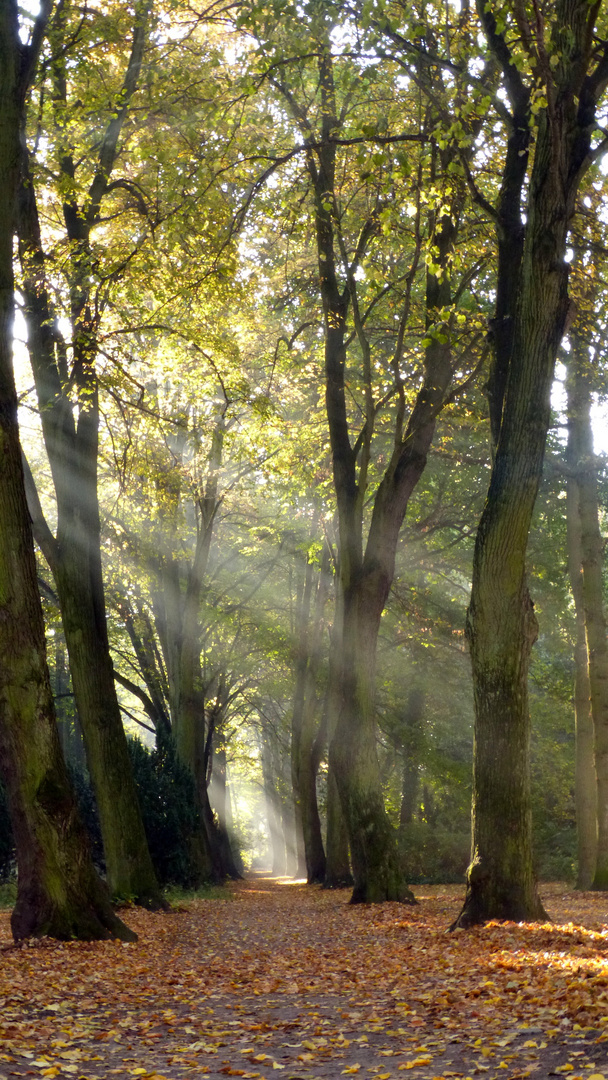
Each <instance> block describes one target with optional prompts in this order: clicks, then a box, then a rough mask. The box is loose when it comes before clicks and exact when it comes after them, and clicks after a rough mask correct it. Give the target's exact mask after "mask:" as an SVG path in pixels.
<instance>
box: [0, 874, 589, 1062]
mask: <svg viewBox="0 0 608 1080" xmlns="http://www.w3.org/2000/svg"><path fill="white" fill-rule="evenodd" d="M417 894H418V897H419V900H420V903H419V905H418V907H416V908H409V907H404V906H400V905H397V904H385V905H380V906H374V907H371V908H362V907H355V908H352V907H349V906H348V903H347V900H348V895H349V894H348V892H343V891H339V892H322V891H321V890H319V889H314V888H313V889H310V888H306V887H305V886H302V885H293V884H287V883H284V884H281V883H277V882H274V881H272V880H269V879H257V880H250V881H248V882H243V883H240V884H238V885H237V886H236V887H234V888H233V889H232V890H231V898H230V899H225V900H197V901H195V902H193V903H192V904H190V905H188V906H187V910H186V911H184V912H181V913H178V914H172V915H162V914H159V915H152V914H149V913H146V912H142V911H133V912H129V913H128V914H127V921H128V922H129V924H130V925H132V926H133V927H134V929H136V930H137V932H138V933H139V935H140V937H139V941H138V942H137V943H136V944H134V945H119V944H105V943H101V944H98V943H96V944H91V945H85V944H77V943H70V944H65V945H61V944H57V943H55V942H51V941H42V942H39V943H36V944H33V945H29V946H25V947H23V948H21V949H11V948H8V949H6V951H3V952H2V953H1V954H0V1080H3V1078H8V1077H12V1076H19V1077H23V1076H58V1077H66V1078H67V1077H75V1078H81V1080H85V1078H86V1080H94V1078H95V1080H96V1078H106V1077H114V1076H117V1077H125V1078H126V1077H129V1076H136V1077H149V1078H150V1080H151V1078H153V1077H154V1078H155V1080H161V1078H163V1077H165V1078H167V1080H173V1078H176V1080H177V1078H181V1077H186V1076H194V1077H197V1076H208V1077H210V1078H217V1080H220V1078H222V1077H224V1076H243V1077H246V1078H250V1080H253V1078H269V1077H274V1078H275V1080H276V1078H277V1077H278V1076H279V1075H281V1076H282V1077H283V1078H284V1080H298V1078H302V1080H315V1078H320V1080H323V1078H327V1077H340V1076H342V1075H355V1074H358V1075H359V1076H360V1077H364V1076H365V1077H368V1078H370V1080H398V1078H399V1077H404V1076H406V1075H408V1074H409V1075H410V1076H411V1077H413V1078H414V1077H420V1078H425V1080H426V1078H429V1080H430V1078H435V1080H437V1078H440V1077H446V1078H448V1077H463V1078H466V1077H475V1076H482V1075H485V1076H487V1077H488V1080H498V1078H501V1080H516V1078H520V1077H524V1076H528V1075H531V1076H532V1077H533V1078H538V1080H541V1078H544V1077H549V1076H561V1075H564V1076H568V1077H570V1078H572V1080H578V1078H584V1080H592V1078H593V1080H598V1078H599V1077H603V1078H604V1080H608V909H607V903H608V897H602V896H601V895H599V896H598V895H597V894H574V893H566V892H565V889H564V887H560V886H550V887H549V888H546V889H545V890H544V900H545V903H546V906H547V908H548V910H549V911H550V913H551V914H552V916H553V917H554V919H556V920H557V922H558V924H559V925H553V926H551V925H549V924H547V925H543V926H541V925H539V924H532V925H520V926H518V925H515V924H507V925H504V926H500V927H499V926H492V925H490V926H487V927H484V928H483V929H479V930H475V931H473V932H471V933H462V932H458V933H456V934H446V932H445V928H446V926H447V925H448V924H449V922H450V920H451V918H453V917H454V915H455V914H456V912H457V911H458V907H459V904H460V902H461V900H462V889H461V888H457V887H437V886H436V887H422V888H419V889H418V890H417ZM0 943H1V944H3V945H4V946H7V945H9V943H10V933H9V925H8V913H2V914H1V915H0Z"/></svg>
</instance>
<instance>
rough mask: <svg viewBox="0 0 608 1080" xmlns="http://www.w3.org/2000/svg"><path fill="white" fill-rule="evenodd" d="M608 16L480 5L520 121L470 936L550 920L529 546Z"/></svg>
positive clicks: (477, 663)
mask: <svg viewBox="0 0 608 1080" xmlns="http://www.w3.org/2000/svg"><path fill="white" fill-rule="evenodd" d="M599 10H600V5H599V4H594V5H591V6H589V4H587V3H586V2H585V3H582V2H575V3H570V2H559V3H557V4H556V5H555V7H553V8H551V9H547V10H546V11H544V12H541V10H540V9H539V8H537V9H536V15H535V19H534V21H533V22H532V23H531V22H530V21H529V20H528V18H527V16H526V15H525V14H524V13H523V12H522V10H521V9H520V7H519V6H518V5H516V4H513V5H511V4H507V5H505V6H504V7H503V8H501V10H500V11H495V10H494V9H492V8H490V7H488V6H487V5H484V4H482V3H479V5H478V17H479V20H480V23H481V25H482V27H483V31H484V33H485V36H486V40H487V43H488V48H489V50H490V53H491V54H492V56H493V57H494V61H495V63H496V65H497V66H498V68H499V70H500V71H501V73H502V77H503V80H504V89H505V92H506V94H507V97H508V100H509V105H510V112H509V113H508V116H506V117H505V116H504V107H502V108H500V109H499V112H500V115H501V117H504V119H505V121H506V126H507V132H508V134H507V140H506V152H505V156H504V166H503V170H502V175H501V188H500V193H499V197H498V201H497V204H496V206H495V205H493V204H491V203H490V202H489V200H487V199H485V200H483V201H484V205H485V206H486V210H487V212H488V213H489V214H490V215H491V217H492V219H493V220H494V222H495V224H496V229H497V246H498V267H497V286H496V309H495V316H494V318H493V320H492V323H491V327H492V339H493V358H492V366H491V371H490V378H489V385H488V397H489V402H490V422H491V431H492V445H493V466H492V473H491V478H490V485H489V489H488V496H487V500H486V505H485V508H484V511H483V514H482V516H481V520H480V524H479V529H478V533H477V540H476V545H475V555H474V563H473V586H472V593H471V603H470V607H469V613H468V624H467V632H468V638H469V643H470V649H471V660H472V668H473V686H474V694H475V716H476V719H475V759H474V795H473V838H472V858H471V865H470V867H469V871H468V884H467V895H466V899H465V904H464V907H463V910H462V913H461V915H460V917H459V919H458V920H457V922H458V924H459V925H461V926H468V925H471V924H473V923H477V922H483V921H484V920H486V919H490V918H503V919H516V920H521V919H535V918H542V917H544V915H545V913H544V910H543V907H542V904H541V902H540V900H539V898H538V893H537V890H536V884H535V880H534V873H533V865H532V845H531V815H530V793H529V740H530V721H529V711H528V687H527V677H528V666H529V659H530V652H531V649H532V645H533V644H534V641H535V638H536V635H537V620H536V617H535V614H534V605H533V603H532V600H531V598H530V595H529V591H528V587H527V580H526V547H527V543H528V534H529V529H530V522H531V519H532V512H533V509H534V503H535V499H536V495H537V491H538V486H539V482H540V477H541V473H542V467H543V457H544V449H545V442H546V436H547V430H548V427H549V422H550V390H551V383H552V379H553V371H554V365H555V359H556V354H557V350H558V347H559V344H560V341H561V339H562V336H563V334H564V331H565V329H566V325H567V320H568V312H569V299H568V266H567V263H566V261H565V254H566V242H567V236H568V229H569V227H570V223H571V220H572V216H573V213H574V209H575V198H576V194H577V190H578V187H579V184H580V182H581V179H582V177H583V175H584V173H585V171H586V169H587V168H588V166H589V164H590V162H591V160H592V157H593V153H594V151H593V150H592V148H591V147H592V138H593V133H594V126H595V110H596V107H597V103H598V101H599V99H600V97H601V95H602V93H603V91H604V88H605V84H606V77H607V75H608V49H607V48H606V46H605V44H603V43H600V44H597V43H596V41H595V38H594V32H595V27H596V22H597V20H598V15H599ZM532 144H533V147H534V152H533V154H531V148H532ZM479 195H480V198H482V199H483V196H482V194H481V193H479Z"/></svg>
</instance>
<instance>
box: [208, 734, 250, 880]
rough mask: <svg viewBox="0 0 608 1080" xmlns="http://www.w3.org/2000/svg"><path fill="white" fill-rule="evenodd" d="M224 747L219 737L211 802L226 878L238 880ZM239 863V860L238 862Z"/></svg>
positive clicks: (214, 763)
mask: <svg viewBox="0 0 608 1080" xmlns="http://www.w3.org/2000/svg"><path fill="white" fill-rule="evenodd" d="M226 773H227V769H226V747H225V746H224V744H223V741H222V738H221V736H220V738H219V740H218V744H217V745H216V748H215V753H214V755H213V773H212V777H211V782H212V784H211V794H212V798H211V801H212V802H213V806H214V809H215V812H216V814H217V824H216V831H217V834H218V837H219V844H220V850H221V857H222V865H223V866H224V867H225V872H226V874H227V876H228V877H231V878H234V879H236V878H240V877H242V876H243V875H242V873H241V871H240V869H239V867H238V866H237V862H236V859H235V857H234V854H233V851H232V842H231V839H230V829H231V827H230V824H229V816H230V794H229V792H228V788H227V780H226ZM239 861H240V860H239Z"/></svg>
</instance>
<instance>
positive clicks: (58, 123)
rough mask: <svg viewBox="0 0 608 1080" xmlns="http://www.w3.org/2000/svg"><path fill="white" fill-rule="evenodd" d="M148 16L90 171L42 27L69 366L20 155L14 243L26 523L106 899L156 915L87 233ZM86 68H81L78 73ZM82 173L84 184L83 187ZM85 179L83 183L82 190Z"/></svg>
mask: <svg viewBox="0 0 608 1080" xmlns="http://www.w3.org/2000/svg"><path fill="white" fill-rule="evenodd" d="M149 13H150V4H149V3H148V2H147V0H146V2H144V3H141V4H138V5H137V7H136V11H135V16H134V26H133V37H132V45H131V50H130V54H129V56H128V59H127V64H126V70H125V74H124V79H123V82H122V85H121V86H119V87H118V88H117V89H116V94H115V100H114V107H113V109H112V111H111V115H110V116H109V117H108V120H107V123H106V126H105V130H103V132H102V133H101V135H100V139H99V142H98V143H97V146H96V151H94V152H93V155H92V157H93V160H92V161H90V160H89V158H88V155H85V156H84V158H82V157H81V158H80V159H78V157H77V153H78V152H77V150H76V147H75V145H74V141H73V139H74V137H73V126H72V125H71V124H70V123H69V122H68V112H69V104H68V89H69V80H70V75H71V67H70V64H69V63H68V55H67V51H66V47H67V43H68V41H69V40H70V38H71V37H72V36H73V33H74V31H73V28H72V29H70V28H69V27H70V25H71V24H70V18H71V16H72V15H73V13H72V11H71V7H70V5H69V4H60V5H58V6H57V8H56V9H55V13H54V17H53V21H52V24H51V26H50V45H51V57H50V63H49V70H50V72H51V84H52V85H51V94H50V100H51V106H52V113H53V121H54V128H55V137H56V145H55V147H54V149H55V151H56V165H57V168H58V172H59V184H58V187H59V197H60V199H61V214H62V217H63V223H64V228H65V238H66V246H67V259H66V262H65V266H66V268H67V269H66V288H67V310H68V315H69V320H70V325H71V330H72V339H71V342H70V346H71V365H68V351H69V350H68V345H67V343H66V341H65V340H64V339H63V336H62V334H61V332H60V330H59V324H58V321H57V311H56V305H55V304H54V303H53V300H52V296H51V290H50V285H49V281H48V276H47V270H46V264H47V259H46V257H45V251H44V246H43V236H42V231H41V226H40V218H39V210H38V203H37V187H36V182H35V177H34V175H33V170H32V163H31V159H30V153H29V151H28V150H27V149H26V148H24V152H23V162H22V183H21V189H20V199H19V221H18V232H19V247H20V255H21V262H22V268H23V284H22V289H23V294H24V300H25V317H26V323H27V327H28V346H29V350H30V358H31V363H32V369H33V372H34V380H35V383H36V391H37V395H38V403H39V407H40V413H41V421H42V429H43V434H44V440H45V445H46V450H47V454H48V457H49V462H50V466H51V472H52V475H53V484H54V491H55V498H56V505H57V531H56V535H53V533H52V532H51V529H50V528H49V527H48V525H47V524H46V521H45V519H44V516H43V514H42V510H41V506H40V502H39V500H38V499H37V495H36V492H35V489H34V487H33V484H30V488H29V502H30V511H31V514H32V518H33V521H34V527H35V530H36V537H37V540H38V542H39V544H40V547H41V549H42V551H43V552H44V554H45V557H46V558H47V561H48V563H49V566H50V567H51V570H52V572H53V576H54V578H55V582H56V585H57V592H58V595H59V602H60V607H61V614H62V620H63V626H64V632H65V638H66V643H67V648H68V653H69V659H70V669H71V673H72V681H73V686H74V694H75V699H76V704H77V709H78V714H79V718H80V722H81V724H82V729H83V734H84V739H85V746H86V753H87V763H88V767H89V771H90V773H91V777H92V780H93V785H94V789H95V795H96V799H97V805H98V808H99V816H100V823H101V830H102V835H103V842H104V852H105V858H106V867H107V873H108V881H109V885H110V889H111V891H112V893H113V894H114V895H118V896H124V897H129V898H132V899H135V900H137V901H138V902H139V903H142V904H144V905H146V906H151V907H159V906H162V905H163V903H164V901H163V899H162V896H161V893H160V890H159V887H158V883H157V881H156V877H155V874H154V870H153V867H152V862H151V860H150V855H149V852H148V847H147V843H146V837H145V832H144V827H143V822H142V818H141V812H140V809H139V805H138V802H137V794H136V791H135V784H134V781H133V777H132V771H131V764H130V761H129V755H128V750H127V743H126V738H125V734H124V730H123V727H122V720H121V716H120V710H119V707H118V701H117V697H116V690H115V685H114V673H113V668H112V659H111V656H110V650H109V642H108V634H107V625H106V609H105V596H104V588H103V577H102V566H101V535H100V528H101V526H100V515H99V501H98V490H97V488H98V476H97V470H98V440H99V387H98V379H97V373H96V368H95V364H96V359H97V351H98V338H97V336H98V329H99V315H100V307H99V302H98V300H97V299H96V297H95V291H94V277H93V266H94V264H95V254H94V244H93V233H94V230H95V228H96V226H97V225H98V224H99V220H100V215H101V207H102V202H103V201H104V199H105V198H106V197H107V196H108V195H109V193H110V192H111V190H112V185H111V175H112V172H113V169H114V166H115V163H116V159H117V154H118V146H119V139H120V136H121V132H122V129H123V125H124V122H125V118H126V115H127V111H128V108H129V105H130V102H131V99H132V97H133V94H134V93H135V90H136V87H137V81H138V78H139V72H140V69H141V64H142V59H143V53H144V49H145V45H146V40H147V33H148V30H147V25H148V20H149ZM97 32H99V31H97ZM81 33H82V26H81V27H79V29H78V31H76V32H75V39H76V42H77V46H78V47H81V46H82V41H81V40H80V36H81ZM94 36H95V30H94ZM72 44H73V43H72ZM82 62H83V61H82V58H81V59H80V60H79V63H78V65H77V66H78V67H80V64H81V63H82ZM106 92H107V88H106V87H105V85H104V94H105V93H106ZM80 107H82V103H81V105H80ZM79 166H80V167H81V172H82V173H84V176H83V177H82V178H81V176H80V172H79ZM88 168H90V170H91V174H90V176H89V177H88V178H86V172H87V169H88ZM81 184H82V185H83V187H85V190H86V195H85V194H84V192H83V199H82V201H79V187H80V185H81Z"/></svg>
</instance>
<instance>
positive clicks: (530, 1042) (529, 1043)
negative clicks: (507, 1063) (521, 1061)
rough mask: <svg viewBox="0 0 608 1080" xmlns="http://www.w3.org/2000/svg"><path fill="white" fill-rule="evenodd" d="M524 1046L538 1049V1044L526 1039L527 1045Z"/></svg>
mask: <svg viewBox="0 0 608 1080" xmlns="http://www.w3.org/2000/svg"><path fill="white" fill-rule="evenodd" d="M524 1046H535V1047H538V1043H535V1042H534V1039H526V1041H525V1043H524Z"/></svg>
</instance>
